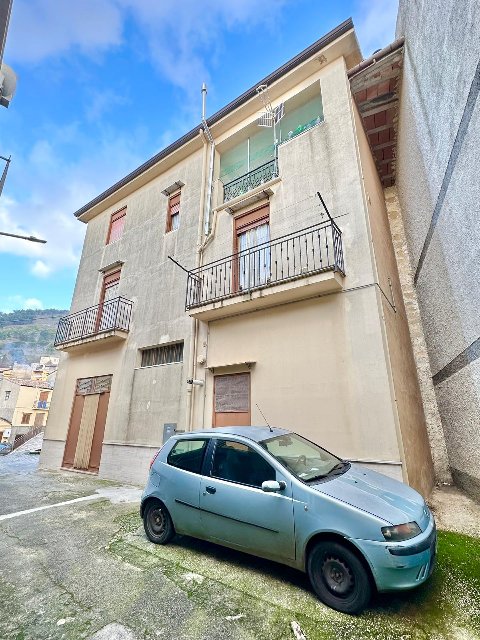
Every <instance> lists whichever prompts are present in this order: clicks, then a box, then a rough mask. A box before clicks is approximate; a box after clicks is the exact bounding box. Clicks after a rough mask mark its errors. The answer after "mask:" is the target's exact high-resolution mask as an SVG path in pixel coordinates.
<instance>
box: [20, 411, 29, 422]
mask: <svg viewBox="0 0 480 640" xmlns="http://www.w3.org/2000/svg"><path fill="white" fill-rule="evenodd" d="M31 417H32V414H31V413H22V421H21V423H20V424H30V418H31Z"/></svg>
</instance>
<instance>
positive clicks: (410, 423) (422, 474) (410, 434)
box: [353, 103, 434, 495]
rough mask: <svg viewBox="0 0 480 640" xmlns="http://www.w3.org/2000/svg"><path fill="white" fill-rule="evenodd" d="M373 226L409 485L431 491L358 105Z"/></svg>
mask: <svg viewBox="0 0 480 640" xmlns="http://www.w3.org/2000/svg"><path fill="white" fill-rule="evenodd" d="M353 109H354V115H355V126H356V131H357V139H358V150H359V156H360V164H361V168H362V178H363V186H364V193H365V199H366V206H367V211H368V226H369V230H370V233H371V237H372V248H373V256H374V260H375V276H376V281H377V282H378V288H377V291H376V293H377V300H378V303H379V306H380V309H381V316H382V320H383V323H382V327H383V330H384V339H385V340H386V349H387V358H388V366H389V375H390V376H391V383H392V385H393V395H394V398H395V413H396V428H397V432H398V437H399V441H400V449H401V452H402V458H403V460H404V462H405V474H406V478H407V480H408V483H409V484H410V485H411V486H413V487H415V488H417V489H419V490H420V491H421V492H422V493H423V494H425V495H428V494H429V493H430V491H431V489H432V487H433V482H434V473H433V465H432V457H431V452H430V443H429V440H428V434H427V429H426V424H425V416H424V410H423V404H422V397H421V394H420V388H419V385H418V378H417V371H416V366H415V360H414V357H413V350H412V343H411V339H410V332H409V328H408V320H407V316H406V312H405V306H404V303H403V295H402V288H401V286H400V280H399V277H398V269H397V264H396V260H395V253H394V250H393V244H392V238H391V234H390V227H389V223H388V218H387V212H386V206H385V198H384V193H383V188H382V185H381V183H380V180H379V177H378V173H377V170H376V167H375V163H374V160H373V157H372V154H371V152H370V147H369V144H368V140H367V137H366V135H365V131H364V129H363V126H362V122H361V119H360V116H359V114H358V111H357V108H356V106H355V104H354V103H353Z"/></svg>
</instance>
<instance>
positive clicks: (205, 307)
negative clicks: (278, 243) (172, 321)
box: [188, 269, 344, 322]
mask: <svg viewBox="0 0 480 640" xmlns="http://www.w3.org/2000/svg"><path fill="white" fill-rule="evenodd" d="M343 280H344V277H343V275H342V274H341V273H340V272H339V271H334V270H333V269H332V270H329V271H323V272H321V273H316V274H312V275H309V276H305V277H300V278H297V279H295V280H288V281H283V282H279V283H277V284H273V285H270V284H269V285H265V286H264V287H262V288H260V289H253V290H251V291H249V292H242V293H238V294H236V295H233V296H230V297H229V298H224V299H222V300H217V301H216V302H211V303H209V304H202V305H201V306H198V307H192V308H190V309H189V310H188V313H189V315H190V316H191V317H192V318H197V319H198V320H202V321H204V322H209V321H211V320H217V319H218V318H228V317H229V316H235V315H239V314H241V313H248V312H250V311H256V310H259V309H266V308H268V307H274V306H277V305H280V304H287V303H289V302H296V301H299V300H306V299H308V298H314V297H316V296H318V295H322V294H326V293H333V292H335V291H341V290H342V288H343Z"/></svg>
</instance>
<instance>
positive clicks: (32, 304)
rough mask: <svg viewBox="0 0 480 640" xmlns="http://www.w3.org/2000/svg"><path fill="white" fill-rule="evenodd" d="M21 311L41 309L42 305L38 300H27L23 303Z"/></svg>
mask: <svg viewBox="0 0 480 640" xmlns="http://www.w3.org/2000/svg"><path fill="white" fill-rule="evenodd" d="M23 309H43V303H42V302H41V300H38V298H27V299H26V300H25V302H24V303H23Z"/></svg>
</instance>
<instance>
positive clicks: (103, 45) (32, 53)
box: [7, 0, 123, 63]
mask: <svg viewBox="0 0 480 640" xmlns="http://www.w3.org/2000/svg"><path fill="white" fill-rule="evenodd" d="M122 23H123V20H122V14H121V11H120V10H119V8H118V6H117V5H116V3H115V2H114V1H112V0H81V1H78V0H77V1H69V0H15V2H14V3H13V10H12V18H11V23H10V32H9V36H8V40H7V52H8V56H9V59H10V60H12V62H24V63H39V62H41V61H42V60H45V59H46V58H49V57H52V56H58V55H63V54H65V53H68V52H69V51H71V50H73V49H78V50H80V51H81V52H82V53H85V54H87V55H91V54H93V53H97V52H101V51H104V50H106V49H108V48H110V47H112V46H117V45H119V44H120V43H121V41H122V28H123V24H122Z"/></svg>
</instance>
